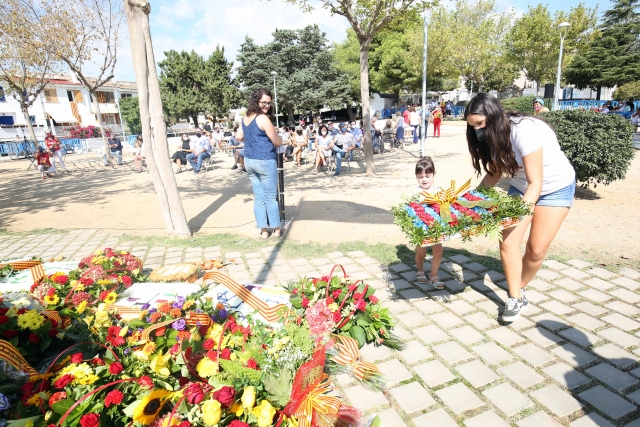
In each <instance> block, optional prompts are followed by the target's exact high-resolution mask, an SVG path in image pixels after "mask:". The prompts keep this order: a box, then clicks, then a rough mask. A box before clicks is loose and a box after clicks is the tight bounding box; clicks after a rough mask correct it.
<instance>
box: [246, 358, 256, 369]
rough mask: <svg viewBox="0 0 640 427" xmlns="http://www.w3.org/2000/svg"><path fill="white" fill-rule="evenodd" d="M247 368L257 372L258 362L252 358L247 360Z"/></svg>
mask: <svg viewBox="0 0 640 427" xmlns="http://www.w3.org/2000/svg"><path fill="white" fill-rule="evenodd" d="M247 368H250V369H256V370H258V362H256V361H255V359H253V358H251V359H249V360H247Z"/></svg>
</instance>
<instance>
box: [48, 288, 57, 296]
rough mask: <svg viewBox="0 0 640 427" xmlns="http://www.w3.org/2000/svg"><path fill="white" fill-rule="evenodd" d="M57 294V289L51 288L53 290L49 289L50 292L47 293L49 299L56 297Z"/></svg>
mask: <svg viewBox="0 0 640 427" xmlns="http://www.w3.org/2000/svg"><path fill="white" fill-rule="evenodd" d="M55 294H56V290H55V288H51V289H49V290H48V291H47V296H48V297H52V296H54V295H55Z"/></svg>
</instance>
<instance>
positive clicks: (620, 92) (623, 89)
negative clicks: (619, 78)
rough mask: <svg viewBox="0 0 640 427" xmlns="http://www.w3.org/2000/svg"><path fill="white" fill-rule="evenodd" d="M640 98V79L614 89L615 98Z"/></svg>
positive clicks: (620, 99)
mask: <svg viewBox="0 0 640 427" xmlns="http://www.w3.org/2000/svg"><path fill="white" fill-rule="evenodd" d="M631 98H633V99H640V80H638V81H637V82H630V83H626V84H623V85H622V86H620V87H618V88H617V89H616V90H614V91H613V99H615V100H616V101H626V100H627V99H631Z"/></svg>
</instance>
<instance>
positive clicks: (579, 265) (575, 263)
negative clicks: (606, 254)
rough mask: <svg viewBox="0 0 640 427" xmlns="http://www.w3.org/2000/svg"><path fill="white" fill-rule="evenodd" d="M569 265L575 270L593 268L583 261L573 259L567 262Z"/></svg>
mask: <svg viewBox="0 0 640 427" xmlns="http://www.w3.org/2000/svg"><path fill="white" fill-rule="evenodd" d="M567 264H569V265H572V266H574V267H575V268H579V269H584V268H589V267H592V264H590V263H588V262H586V261H582V260H581V259H571V260H569V261H567Z"/></svg>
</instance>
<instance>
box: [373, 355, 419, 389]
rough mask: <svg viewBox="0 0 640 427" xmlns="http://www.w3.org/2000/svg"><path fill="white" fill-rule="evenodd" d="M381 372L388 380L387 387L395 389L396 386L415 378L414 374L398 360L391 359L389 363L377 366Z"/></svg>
mask: <svg viewBox="0 0 640 427" xmlns="http://www.w3.org/2000/svg"><path fill="white" fill-rule="evenodd" d="M377 366H378V368H379V369H380V372H382V375H384V376H385V378H386V381H387V382H386V384H385V387H393V386H394V385H396V384H398V383H401V382H403V381H407V380H410V379H411V378H413V374H412V373H411V372H409V370H408V369H407V368H405V367H404V365H403V364H402V363H400V361H399V360H398V359H391V360H389V361H387V362H381V363H378V364H377Z"/></svg>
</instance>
